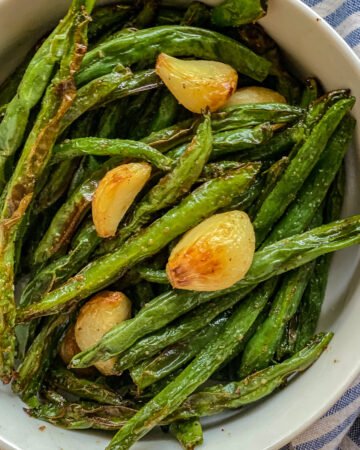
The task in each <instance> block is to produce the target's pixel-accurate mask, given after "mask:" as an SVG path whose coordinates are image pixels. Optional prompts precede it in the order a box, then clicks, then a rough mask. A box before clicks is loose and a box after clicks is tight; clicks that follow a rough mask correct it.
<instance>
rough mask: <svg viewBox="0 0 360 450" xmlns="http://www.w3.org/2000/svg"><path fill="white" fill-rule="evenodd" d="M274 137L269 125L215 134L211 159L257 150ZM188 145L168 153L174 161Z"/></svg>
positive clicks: (271, 127)
mask: <svg viewBox="0 0 360 450" xmlns="http://www.w3.org/2000/svg"><path fill="white" fill-rule="evenodd" d="M272 135H273V126H272V125H270V124H269V123H264V124H262V125H258V126H256V127H254V128H241V129H235V130H230V131H224V132H222V133H215V134H214V138H213V151H212V154H211V159H216V158H219V157H224V156H225V157H227V156H228V155H229V154H231V153H236V152H242V151H243V150H247V149H253V148H254V147H255V148H256V147H257V146H258V145H262V144H264V143H267V142H268V141H269V140H270V138H271V137H272ZM185 149H186V145H185V144H183V145H182V146H180V147H178V148H175V149H173V150H171V151H169V152H168V153H167V155H168V156H170V157H171V158H173V159H176V158H179V157H180V156H181V155H182V154H183V153H184V151H185Z"/></svg>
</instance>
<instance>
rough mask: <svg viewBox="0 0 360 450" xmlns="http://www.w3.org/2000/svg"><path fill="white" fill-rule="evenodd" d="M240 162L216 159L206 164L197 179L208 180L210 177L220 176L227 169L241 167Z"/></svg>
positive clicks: (224, 173)
mask: <svg viewBox="0 0 360 450" xmlns="http://www.w3.org/2000/svg"><path fill="white" fill-rule="evenodd" d="M241 164H242V163H240V162H237V161H227V160H224V161H217V162H213V163H209V164H206V165H205V166H204V170H203V171H202V173H201V176H200V178H199V181H201V182H203V181H208V180H210V179H211V178H217V177H222V176H224V175H226V172H227V171H228V170H235V169H239V167H241Z"/></svg>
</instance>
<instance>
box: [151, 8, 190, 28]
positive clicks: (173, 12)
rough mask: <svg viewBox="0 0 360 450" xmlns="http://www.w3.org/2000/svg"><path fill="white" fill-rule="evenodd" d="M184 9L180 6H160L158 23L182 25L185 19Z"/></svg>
mask: <svg viewBox="0 0 360 450" xmlns="http://www.w3.org/2000/svg"><path fill="white" fill-rule="evenodd" d="M183 17H184V10H183V9H180V8H174V7H171V8H167V7H163V6H162V7H160V9H159V11H158V15H157V18H156V25H157V26H159V25H180V22H181V21H182V20H183Z"/></svg>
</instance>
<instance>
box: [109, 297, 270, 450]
mask: <svg viewBox="0 0 360 450" xmlns="http://www.w3.org/2000/svg"><path fill="white" fill-rule="evenodd" d="M259 297H260V296H259ZM259 297H258V301H257V302H256V303H255V302H254V301H253V298H252V296H251V295H250V296H249V297H248V298H247V299H246V300H244V301H243V302H242V303H241V304H240V305H239V306H238V307H237V308H236V309H235V311H234V312H233V314H232V315H231V317H230V318H229V320H228V321H227V322H226V323H225V325H224V328H223V329H222V331H221V332H220V333H219V335H218V336H217V337H216V338H215V339H213V340H212V341H211V342H209V344H208V345H207V346H206V347H204V348H203V350H201V351H200V352H199V354H198V355H197V357H196V358H195V359H194V360H193V361H192V362H191V363H190V364H189V365H188V366H187V367H186V368H185V369H184V370H183V371H182V372H181V373H180V375H178V376H177V377H176V378H175V379H174V380H173V381H171V382H170V383H169V384H168V385H167V386H166V387H165V388H164V389H163V390H162V391H161V392H160V393H159V394H157V395H156V396H155V397H154V398H153V399H151V400H150V401H149V402H148V403H146V404H145V406H144V407H142V408H141V409H140V410H139V411H138V412H137V413H136V414H135V415H134V416H133V417H132V418H131V419H130V420H129V421H128V422H127V423H126V424H125V425H124V427H123V428H122V429H121V430H120V431H119V432H118V433H117V434H116V435H115V436H114V438H113V439H112V440H111V442H110V444H109V445H108V447H107V448H108V449H109V450H113V449H119V450H120V449H128V448H130V447H131V445H132V444H134V443H135V442H136V441H137V440H138V439H140V438H141V437H142V436H144V435H145V434H146V433H148V432H149V431H150V430H151V429H152V428H154V426H156V425H157V424H159V422H161V421H163V420H164V419H165V418H166V417H167V416H168V415H169V414H171V413H172V412H173V411H175V410H176V409H177V408H178V407H179V406H180V405H181V404H182V403H183V402H184V401H185V400H186V398H187V397H188V396H189V395H190V394H191V393H192V392H194V391H195V389H197V388H198V387H199V386H201V384H203V383H204V382H205V381H206V380H207V379H208V378H209V377H210V376H211V375H212V374H213V373H214V372H215V370H216V369H218V368H219V367H220V365H221V364H222V363H223V362H224V361H225V360H226V359H227V358H228V357H229V356H230V355H232V353H233V351H234V350H235V349H236V348H237V347H238V346H239V344H240V343H241V341H242V340H243V339H244V336H245V334H246V333H247V332H248V331H249V329H250V328H251V326H252V325H253V324H254V322H255V320H256V318H257V317H258V316H259V314H260V313H261V311H262V310H263V308H264V307H265V305H266V303H267V301H268V298H267V296H266V295H263V297H262V299H261V300H260V298H259Z"/></svg>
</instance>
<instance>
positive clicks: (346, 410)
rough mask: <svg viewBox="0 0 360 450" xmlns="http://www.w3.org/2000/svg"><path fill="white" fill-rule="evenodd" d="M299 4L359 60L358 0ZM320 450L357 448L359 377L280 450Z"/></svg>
mask: <svg viewBox="0 0 360 450" xmlns="http://www.w3.org/2000/svg"><path fill="white" fill-rule="evenodd" d="M303 2H304V3H306V4H307V5H308V6H310V7H311V8H313V10H314V11H315V12H317V13H318V14H319V15H320V16H322V17H323V18H324V19H325V20H327V21H328V22H329V23H330V25H332V26H333V27H334V28H335V30H336V31H337V32H338V33H339V34H340V35H341V36H342V37H343V38H344V40H345V41H346V42H347V44H348V45H350V47H352V49H353V50H354V51H355V53H356V54H357V55H358V56H359V57H360V0H345V1H344V0H303ZM358 101H360V100H359V99H358ZM320 449H321V450H359V449H360V377H359V378H358V379H357V380H356V382H355V383H354V384H353V386H351V387H350V388H349V389H348V390H347V391H346V392H345V394H344V395H343V396H342V397H341V398H340V400H339V401H338V402H337V403H335V405H334V406H333V407H332V408H331V409H330V410H329V411H328V412H327V413H326V414H325V415H324V416H323V417H322V418H321V419H320V420H318V421H317V422H316V423H315V424H314V425H312V426H311V427H310V428H308V429H307V430H306V431H305V432H304V433H302V434H301V435H300V436H297V437H296V438H295V439H294V440H293V441H292V442H291V443H290V444H288V445H287V446H286V447H284V448H283V449H282V450H320Z"/></svg>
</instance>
